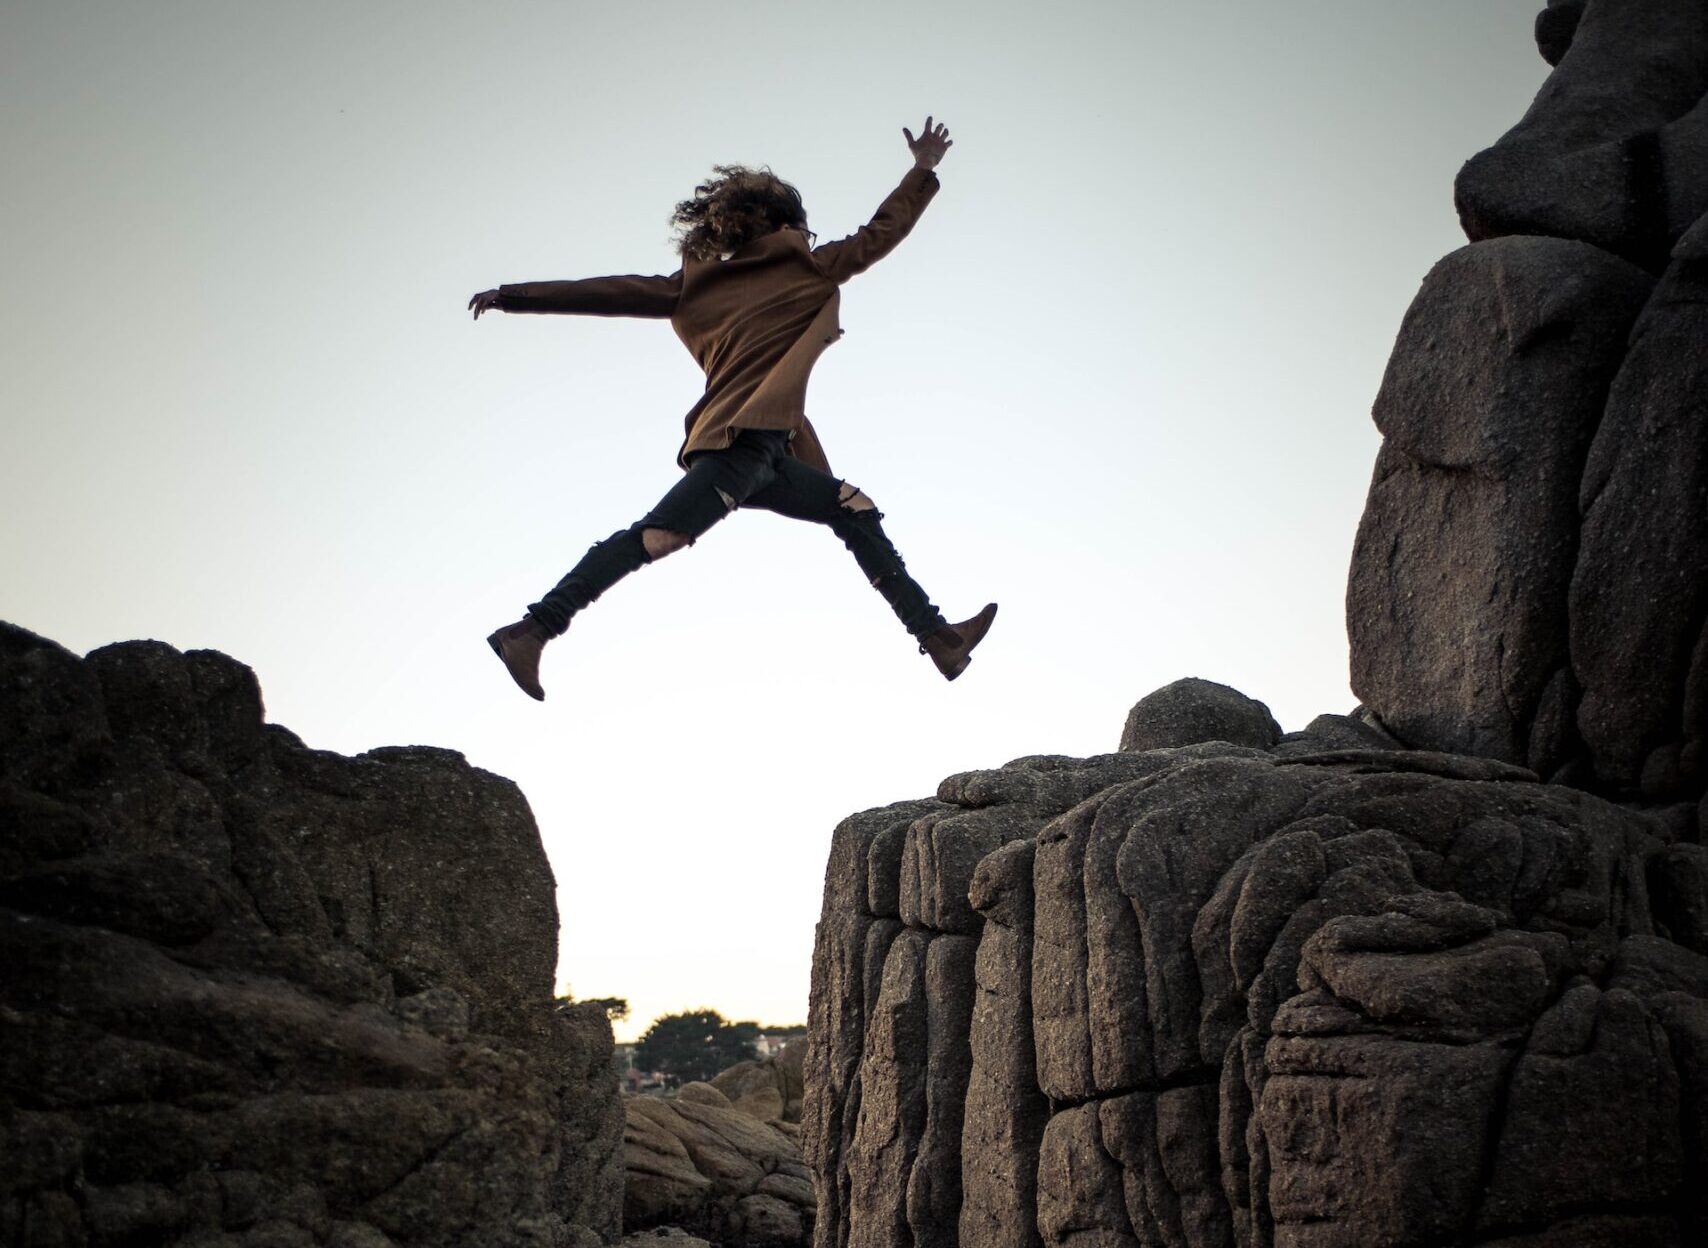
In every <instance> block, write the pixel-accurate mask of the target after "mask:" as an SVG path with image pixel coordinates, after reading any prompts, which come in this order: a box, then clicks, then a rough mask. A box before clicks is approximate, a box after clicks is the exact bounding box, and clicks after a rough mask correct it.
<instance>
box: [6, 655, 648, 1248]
mask: <svg viewBox="0 0 1708 1248" xmlns="http://www.w3.org/2000/svg"><path fill="white" fill-rule="evenodd" d="M556 958H557V912H556V907H555V903H554V898H553V880H552V874H551V870H550V867H549V866H548V865H547V862H546V858H545V853H544V851H543V849H542V848H541V845H540V840H539V834H538V832H537V830H536V828H535V826H534V822H533V817H532V815H531V814H530V812H529V810H528V806H527V803H526V801H525V800H524V799H523V797H522V795H521V793H520V791H519V790H517V788H516V787H515V786H514V785H513V784H511V783H510V782H509V781H506V780H503V779H500V778H499V777H496V776H493V775H490V774H488V773H486V772H482V771H479V770H477V769H475V768H473V767H470V766H469V765H468V764H467V763H466V762H465V761H464V760H463V759H462V757H461V756H460V755H458V754H455V753H452V752H450V751H447V750H438V749H428V748H421V747H413V748H397V749H381V750H374V751H371V752H369V753H367V754H364V755H362V756H360V757H358V758H344V757H340V756H338V755H335V754H330V753H326V752H324V751H318V750H311V749H308V748H306V747H305V746H304V745H303V744H302V742H300V741H299V740H298V739H297V738H296V737H295V736H293V735H292V734H291V733H290V732H288V731H287V730H285V729H283V728H280V727H278V726H276V725H268V724H265V723H264V722H263V714H262V705H261V696H260V689H259V686H258V685H257V683H256V680H255V676H254V674H253V673H252V672H251V671H250V670H249V669H248V668H246V667H244V666H243V665H242V664H240V663H238V662H236V661H234V660H232V659H229V658H227V657H226V656H224V655H222V654H218V653H216V652H213V651H206V650H203V651H191V652H189V653H180V652H178V651H177V650H174V649H172V648H171V647H170V646H166V645H163V644H161V643H159V642H124V643H121V644H118V645H113V646H107V647H104V648H102V649H100V650H96V651H94V652H92V653H91V654H89V655H88V656H87V657H86V658H78V657H77V656H75V655H73V654H71V653H70V652H68V651H66V650H64V649H62V648H61V647H59V646H57V645H55V644H53V643H52V642H50V641H47V640H44V639H43V638H41V637H38V636H36V635H34V634H32V633H29V632H26V631H25V630H23V629H20V628H16V627H13V626H11V625H5V624H0V966H3V967H4V975H3V976H0V1157H3V1158H4V1165H3V1166H0V1243H6V1244H30V1245H36V1244H41V1245H47V1244H66V1245H82V1244H90V1245H107V1244H137V1245H142V1244H148V1245H155V1244H160V1245H170V1244H195V1245H198V1246H209V1248H211V1246H215V1245H232V1246H237V1245H281V1246H286V1248H295V1246H298V1245H302V1246H307V1245H336V1246H339V1248H383V1246H384V1245H388V1244H396V1245H421V1246H422V1248H427V1246H429V1245H433V1246H438V1245H446V1244H461V1245H475V1246H482V1248H484V1246H492V1248H500V1246H502V1248H509V1246H512V1245H516V1246H521V1245H527V1246H529V1248H533V1246H539V1248H580V1246H582V1245H586V1244H596V1243H599V1242H602V1241H603V1240H604V1239H606V1238H609V1237H610V1236H613V1235H614V1234H615V1233H616V1231H617V1229H618V1215H619V1208H620V1201H621V1184H622V1178H621V1170H620V1165H621V1161H620V1156H619V1153H618V1147H617V1146H618V1140H619V1137H620V1133H621V1130H622V1118H621V1110H620V1107H619V1105H618V1101H617V1095H616V1083H615V1080H614V1078H613V1077H612V1076H611V1074H610V1055H611V1034H610V1026H609V1023H608V1022H607V1021H606V1019H605V1017H604V1015H603V1014H602V1013H600V1012H597V1011H592V1012H590V1011H588V1010H570V1011H566V1012H560V1011H558V1010H557V1009H556V1008H555V1007H554V1004H553V1000H552V977H553V971H554V966H555V963H556Z"/></svg>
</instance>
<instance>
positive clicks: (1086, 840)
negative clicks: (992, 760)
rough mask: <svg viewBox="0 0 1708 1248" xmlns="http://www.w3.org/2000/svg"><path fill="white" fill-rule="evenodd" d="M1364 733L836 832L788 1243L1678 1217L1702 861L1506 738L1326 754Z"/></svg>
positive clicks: (1664, 1220) (1694, 1167) (1332, 732)
mask: <svg viewBox="0 0 1708 1248" xmlns="http://www.w3.org/2000/svg"><path fill="white" fill-rule="evenodd" d="M1198 685H1199V686H1200V687H1202V688H1204V689H1205V691H1206V693H1205V696H1206V700H1207V701H1208V702H1209V705H1210V706H1211V707H1212V708H1214V711H1215V713H1214V714H1211V715H1208V716H1207V717H1206V718H1203V719H1202V720H1200V722H1203V723H1213V722H1217V716H1218V715H1220V716H1221V719H1220V722H1228V721H1227V718H1226V716H1225V713H1224V712H1225V709H1226V706H1227V692H1226V691H1225V690H1224V689H1223V688H1222V687H1220V686H1209V685H1208V684H1207V682H1198ZM1171 696H1173V695H1171ZM1256 709H1257V708H1256V705H1255V704H1254V708H1253V713H1252V715H1251V716H1249V717H1248V718H1249V719H1251V720H1253V721H1255V722H1261V719H1260V718H1259V717H1258V716H1257V714H1256ZM1265 714H1266V712H1265ZM1178 718H1181V719H1183V720H1190V719H1191V716H1182V717H1178ZM1360 722H1361V721H1360V720H1358V719H1357V718H1356V717H1324V718H1323V719H1322V720H1320V721H1317V726H1316V727H1315V728H1313V729H1312V730H1308V731H1306V732H1304V733H1295V734H1290V735H1289V736H1288V737H1286V738H1283V739H1282V740H1281V741H1279V742H1276V743H1275V744H1274V745H1273V746H1272V747H1271V748H1269V749H1259V748H1254V747H1252V746H1250V745H1239V744H1234V743H1229V742H1215V741H1199V742H1192V743H1185V742H1182V743H1179V744H1176V745H1175V746H1173V747H1172V748H1163V749H1153V750H1142V751H1137V752H1121V753H1116V754H1110V755H1103V756H1100V757H1095V758H1088V759H1075V758H1063V757H1055V756H1047V757H1034V758H1024V759H1019V760H1016V761H1015V762H1013V763H1010V764H1008V765H1007V766H1005V767H1002V768H999V769H997V770H994V771H987V772H974V773H969V774H965V775H960V776H953V777H950V778H949V779H948V780H945V781H944V782H943V784H942V786H941V787H940V789H939V791H938V795H937V797H936V799H934V800H932V801H927V802H915V803H905V804H901V805H897V806H892V807H888V808H884V809H881V810H875V811H869V812H866V813H864V814H861V815H856V816H854V817H852V818H850V819H849V820H847V821H845V822H844V823H843V824H842V825H841V827H839V828H838V829H837V831H836V833H835V837H834V840H833V844H832V849H831V869H830V874H829V876H828V877H827V882H826V891H825V905H824V911H823V916H822V918H821V920H820V924H819V931H818V942H817V947H816V950H815V956H814V974H813V1000H812V1019H811V1037H812V1040H811V1047H810V1049H809V1052H808V1055H807V1072H806V1073H807V1098H806V1102H805V1109H804V1116H803V1129H802V1137H803V1144H804V1147H805V1152H806V1157H807V1160H808V1163H809V1164H810V1165H811V1166H812V1168H813V1170H814V1172H815V1175H816V1178H817V1183H818V1188H819V1196H820V1205H819V1220H818V1227H817V1235H816V1238H815V1241H814V1242H815V1243H816V1244H817V1245H819V1246H820V1248H845V1246H849V1248H855V1246H857V1248H892V1246H893V1245H898V1244H917V1245H926V1244H930V1245H933V1246H936V1245H954V1244H960V1245H962V1246H963V1248H998V1246H1001V1248H1035V1246H1037V1245H1062V1246H1067V1245H1097V1246H1099V1248H1122V1246H1126V1245H1134V1246H1138V1245H1147V1246H1148V1245H1169V1246H1171V1248H1172V1246H1183V1248H1184V1246H1190V1248H1226V1246H1231V1245H1240V1246H1242V1248H1245V1246H1253V1248H1256V1246H1263V1248H1268V1246H1271V1245H1287V1246H1290V1248H1331V1246H1338V1245H1367V1244H1389V1245H1417V1246H1418V1248H1424V1246H1426V1245H1459V1244H1464V1245H1470V1244H1484V1243H1502V1244H1509V1243H1510V1244H1520V1243H1522V1244H1561V1245H1565V1244H1580V1243H1582V1244H1598V1243H1603V1242H1605V1243H1610V1244H1611V1243H1632V1244H1639V1243H1640V1244H1666V1245H1676V1246H1680V1248H1681V1246H1682V1245H1685V1244H1693V1243H1700V1242H1703V1239H1704V1236H1708V1205H1705V1203H1704V1201H1705V1197H1708V1189H1705V1186H1704V1183H1703V1178H1704V1177H1708V1147H1705V1138H1704V1137H1705V1130H1704V1128H1705V1126H1708V1115H1705V1112H1704V1111H1705V1109H1708V1091H1705V1090H1708V945H1705V944H1704V941H1703V927H1702V915H1703V914H1704V913H1705V910H1704V907H1705V906H1708V893H1704V881H1705V880H1708V871H1705V870H1704V866H1705V865H1708V851H1704V850H1703V849H1702V847H1701V846H1700V845H1698V844H1695V843H1693V842H1692V841H1689V840H1681V839H1680V835H1679V826H1678V824H1677V821H1676V820H1673V819H1671V818H1669V817H1666V816H1665V815H1657V814H1654V813H1651V812H1645V811H1641V810H1635V809H1631V808H1628V807H1624V806H1619V805H1615V804H1613V803H1611V802H1608V801H1606V800H1604V799H1601V798H1598V797H1595V796H1592V795H1590V794H1588V793H1584V792H1582V791H1580V790H1577V789H1572V788H1567V787H1563V786H1557V785H1548V784H1544V783H1541V782H1540V781H1539V780H1538V779H1537V777H1536V776H1535V775H1534V774H1533V773H1529V772H1527V771H1525V770H1523V769H1521V768H1518V767H1515V766H1501V765H1494V764H1491V763H1490V762H1489V761H1488V760H1482V759H1477V758H1467V757H1458V756H1453V755H1448V754H1441V753H1430V752H1425V751H1416V750H1407V749H1404V748H1403V747H1400V746H1398V745H1397V744H1391V745H1389V746H1388V747H1387V748H1386V749H1380V748H1373V747H1371V746H1369V745H1366V746H1365V747H1364V748H1347V746H1346V745H1345V741H1346V739H1347V736H1348V733H1349V731H1350V730H1349V729H1348V727H1347V725H1348V724H1357V723H1360ZM966 861H971V862H972V867H971V869H970V871H967V870H964V869H963V867H962V865H961V864H962V863H963V862H966ZM889 879H894V880H895V881H896V883H895V884H894V885H890V884H887V883H886V881H887V880H889ZM1660 880H1665V881H1666V884H1665V887H1656V886H1655V884H1656V882H1657V881H1660ZM955 890H960V895H961V896H963V897H964V898H965V904H964V906H963V907H956V906H950V905H946V904H937V905H935V906H932V907H921V906H918V905H909V904H908V899H909V897H913V896H928V897H946V896H949V895H951V894H952V893H953V892H954V891H955Z"/></svg>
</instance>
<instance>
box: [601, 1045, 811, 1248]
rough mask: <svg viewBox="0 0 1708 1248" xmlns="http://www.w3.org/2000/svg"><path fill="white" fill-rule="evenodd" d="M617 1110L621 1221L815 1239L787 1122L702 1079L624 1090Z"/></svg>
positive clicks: (712, 1233)
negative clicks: (675, 1087)
mask: <svg viewBox="0 0 1708 1248" xmlns="http://www.w3.org/2000/svg"><path fill="white" fill-rule="evenodd" d="M743 1065H744V1066H749V1065H751V1066H757V1065H758V1063H743ZM623 1112H624V1115H625V1118H626V1120H627V1125H626V1127H625V1129H624V1133H623V1155H624V1164H625V1167H626V1170H627V1176H626V1183H625V1187H624V1193H623V1225H624V1227H626V1228H627V1229H629V1230H631V1231H640V1230H645V1229H650V1228H654V1227H661V1226H664V1225H666V1224H670V1225H673V1226H676V1227H680V1228H685V1229H686V1230H688V1231H690V1232H693V1233H695V1234H699V1235H704V1236H705V1237H707V1238H708V1239H710V1240H712V1241H713V1242H714V1243H722V1244H732V1245H740V1246H741V1248H795V1246H796V1245H800V1244H804V1243H806V1242H807V1241H808V1240H809V1239H810V1238H811V1236H812V1230H813V1213H814V1202H813V1188H812V1179H811V1177H810V1176H809V1175H808V1173H807V1170H806V1167H805V1166H804V1165H803V1164H802V1163H801V1148H800V1143H799V1140H798V1132H797V1129H796V1128H795V1127H794V1125H793V1124H790V1123H784V1122H782V1121H780V1120H772V1121H767V1120H765V1119H763V1118H761V1117H759V1116H757V1115H756V1114H754V1113H752V1112H749V1111H748V1110H744V1109H741V1108H737V1106H736V1105H735V1104H732V1102H731V1101H730V1099H729V1098H728V1097H727V1096H725V1095H724V1094H723V1093H722V1092H720V1091H719V1090H718V1089H717V1088H716V1087H714V1086H713V1085H712V1084H708V1083H690V1084H687V1085H685V1086H683V1087H682V1088H681V1089H680V1090H679V1091H678V1092H677V1093H676V1095H675V1096H673V1097H669V1098H664V1097H653V1096H625V1097H624V1098H623Z"/></svg>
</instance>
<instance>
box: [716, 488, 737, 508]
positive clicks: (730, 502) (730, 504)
mask: <svg viewBox="0 0 1708 1248" xmlns="http://www.w3.org/2000/svg"><path fill="white" fill-rule="evenodd" d="M713 488H714V489H716V488H717V487H716V486H714V487H713ZM718 497H719V498H721V499H723V500H724V510H725V511H734V510H735V496H734V495H733V494H730V493H727V492H726V491H724V490H718Z"/></svg>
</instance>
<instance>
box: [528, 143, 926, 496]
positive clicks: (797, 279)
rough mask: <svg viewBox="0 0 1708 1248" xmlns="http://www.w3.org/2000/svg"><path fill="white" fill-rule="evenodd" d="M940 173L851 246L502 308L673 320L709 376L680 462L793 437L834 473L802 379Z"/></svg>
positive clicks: (573, 291) (909, 182) (548, 291)
mask: <svg viewBox="0 0 1708 1248" xmlns="http://www.w3.org/2000/svg"><path fill="white" fill-rule="evenodd" d="M937 186H938V183H937V175H936V174H934V173H932V172H931V171H930V170H929V169H913V170H910V171H909V172H908V175H907V176H906V177H905V178H903V179H902V180H901V185H900V186H898V187H896V189H895V190H894V191H891V192H890V194H889V197H888V198H886V199H885V200H884V202H883V203H882V204H881V205H879V207H878V211H877V214H876V215H875V216H874V217H873V218H872V219H871V221H870V222H869V223H867V224H866V225H864V226H862V227H861V228H860V229H859V230H858V231H856V232H855V233H853V234H851V235H849V236H848V237H847V238H845V239H842V240H840V241H839V242H834V243H825V244H824V245H823V246H821V247H814V248H811V249H810V250H809V249H808V246H807V238H806V235H805V234H803V233H801V232H800V231H799V230H792V229H790V230H778V231H777V232H776V233H774V234H767V235H766V236H765V237H763V238H758V239H755V240H754V241H753V242H751V243H749V244H747V246H745V247H743V248H742V249H741V250H740V251H737V252H736V253H735V254H734V255H732V256H730V257H729V258H728V259H726V260H689V261H687V262H686V263H685V264H684V265H683V267H682V268H681V269H680V270H678V271H677V272H675V273H673V274H671V275H670V276H669V277H593V278H585V279H583V280H580V281H569V282H522V283H519V284H517V285H512V286H500V287H499V288H498V290H499V294H500V296H501V297H500V299H499V302H498V306H499V307H500V308H502V309H503V310H504V311H506V312H571V313H583V314H587V315H592V316H651V317H669V318H670V324H671V326H672V328H674V329H675V330H676V336H677V337H678V338H680V339H682V342H683V344H684V345H685V346H686V347H687V348H688V350H689V351H690V352H692V353H693V356H694V358H695V360H697V361H699V364H700V367H701V368H702V369H704V370H705V373H706V392H705V394H703V395H702V396H701V397H700V401H699V402H698V403H696V404H695V405H694V408H693V410H692V411H690V412H689V413H688V416H687V419H686V421H685V422H684V425H685V428H686V434H687V436H686V437H685V438H684V440H683V443H682V449H681V450H680V451H678V452H677V461H678V462H679V463H684V466H685V461H686V457H687V456H688V454H689V453H690V452H693V451H709V450H721V449H723V448H724V447H726V446H728V445H729V444H730V443H731V442H733V441H734V440H735V435H736V431H737V430H739V429H788V430H791V431H792V435H793V436H792V437H791V440H790V449H791V450H792V451H793V452H794V454H795V456H796V457H797V458H799V459H800V460H801V461H802V462H804V463H808V464H811V465H812V466H813V467H815V468H818V469H820V470H821V471H823V472H829V471H830V465H829V463H828V462H827V461H826V460H825V457H824V448H823V447H822V446H820V445H819V441H818V435H817V434H815V433H814V432H813V427H812V422H810V421H809V420H807V416H806V397H807V378H808V375H809V374H810V373H811V372H812V366H813V364H814V363H815V362H816V361H817V359H818V357H819V356H820V355H821V354H822V353H823V351H824V349H825V348H826V347H827V346H829V345H830V344H831V343H833V342H835V341H836V340H837V339H838V338H840V337H841V336H842V329H841V326H840V325H838V323H837V308H838V305H839V304H840V302H841V292H840V291H839V290H838V289H837V288H838V287H839V286H841V285H842V283H843V282H845V281H847V280H848V279H849V278H851V277H853V276H854V275H855V274H856V273H862V272H864V271H865V270H866V269H867V268H868V267H870V266H871V265H872V264H874V263H875V262H876V261H878V260H879V259H881V258H882V257H883V256H885V255H886V254H888V253H889V251H890V250H891V249H892V248H894V247H895V245H896V244H897V243H899V242H901V240H902V239H904V238H906V237H907V234H908V231H909V230H911V229H913V224H914V222H915V221H917V220H918V219H919V214H920V213H922V212H924V211H925V205H926V204H928V203H930V202H931V197H932V196H933V195H935V194H936V193H937Z"/></svg>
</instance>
